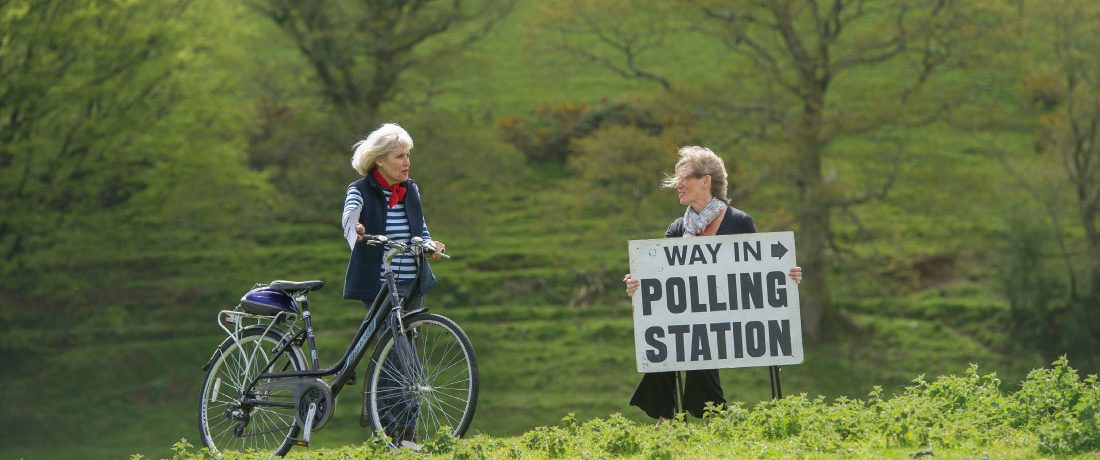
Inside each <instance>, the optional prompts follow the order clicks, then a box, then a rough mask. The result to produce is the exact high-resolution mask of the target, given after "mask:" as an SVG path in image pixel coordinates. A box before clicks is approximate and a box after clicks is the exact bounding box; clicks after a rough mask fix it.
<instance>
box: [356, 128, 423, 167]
mask: <svg viewBox="0 0 1100 460" xmlns="http://www.w3.org/2000/svg"><path fill="white" fill-rule="evenodd" d="M352 148H353V149H355V154H353V155H352V156H351V167H353V168H355V170H356V171H359V174H362V175H364V176H366V175H367V174H370V170H371V169H374V167H375V166H377V164H378V160H380V159H382V158H383V157H385V156H386V155H388V154H389V153H390V152H393V151H395V150H398V149H402V150H404V149H407V150H412V148H413V140H412V136H409V132H408V131H405V128H402V127H400V126H398V125H397V123H386V124H384V125H382V126H381V127H379V128H378V129H376V130H374V132H372V133H370V134H369V135H367V137H366V138H364V139H363V140H361V141H359V142H356V143H355V145H354V146H352Z"/></svg>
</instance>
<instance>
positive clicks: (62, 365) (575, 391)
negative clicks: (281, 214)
mask: <svg viewBox="0 0 1100 460" xmlns="http://www.w3.org/2000/svg"><path fill="white" fill-rule="evenodd" d="M960 291H962V292H967V290H965V289H960ZM966 300H967V299H962V298H954V299H949V300H948V301H945V302H946V303H965V301H966ZM970 300H974V299H970ZM914 303H919V302H916V301H914ZM925 303H927V301H925ZM357 308H358V307H356V306H354V305H353V304H352V303H350V302H348V303H344V304H337V305H331V304H321V303H318V304H317V305H316V307H315V309H314V311H315V315H316V316H315V317H316V318H317V321H318V323H319V325H318V327H319V329H320V331H321V332H320V334H319V340H320V347H321V349H322V351H323V353H322V362H323V363H325V362H332V361H333V360H335V359H336V358H338V355H339V354H340V353H341V352H342V351H343V347H344V345H345V342H346V340H348V339H350V335H351V334H352V332H353V327H354V325H355V324H357V317H356V315H357V314H358V313H359V311H358V310H357ZM975 308H981V307H975ZM985 308H987V309H996V308H999V307H997V306H996V305H990V306H987V307H985ZM852 310H853V313H852V317H853V320H854V323H853V324H854V325H856V326H857V327H858V328H859V331H858V332H856V333H853V334H850V335H849V336H847V337H846V338H844V339H841V340H837V341H834V342H829V343H824V344H820V345H817V346H812V347H808V348H807V350H806V361H805V363H803V364H802V365H799V366H789V367H786V368H784V369H783V371H782V373H781V379H782V384H783V390H784V393H785V394H786V395H797V394H800V393H805V394H807V395H809V396H810V397H813V396H815V395H824V396H825V397H827V398H829V399H832V398H836V397H839V396H847V397H865V396H867V394H868V393H869V392H870V391H871V390H872V387H873V386H874V385H881V386H882V387H883V388H884V389H885V391H886V392H887V393H892V392H897V391H899V390H900V389H901V388H902V387H903V386H904V385H906V384H908V383H909V382H910V380H911V379H913V378H914V377H916V376H917V375H920V374H924V375H927V376H929V378H930V377H931V376H936V375H941V374H959V373H962V372H964V371H965V369H966V368H967V367H968V365H969V364H970V363H978V364H980V366H981V369H982V370H983V372H997V373H998V374H999V375H1000V376H1001V378H1002V379H1003V381H1004V383H1005V387H1006V389H1012V388H1013V387H1014V386H1015V385H1016V384H1017V383H1018V382H1019V381H1021V380H1022V379H1023V377H1024V375H1025V374H1026V371H1027V370H1029V369H1031V368H1033V367H1038V366H1041V365H1042V363H1041V362H1039V361H1038V359H1037V358H1036V357H1032V356H1028V355H1006V354H1002V353H998V352H996V351H994V350H991V349H990V345H989V344H988V343H987V342H988V340H987V339H986V338H985V337H983V336H981V335H977V334H974V333H972V332H969V331H968V330H967V328H965V327H955V326H950V325H949V324H950V322H945V321H941V320H940V319H938V318H927V317H923V315H922V314H921V313H920V312H919V309H918V308H917V307H913V308H912V309H911V311H883V310H882V309H879V308H875V307H870V306H867V307H860V308H859V309H858V310H857V308H855V307H853V308H852ZM435 311H436V312H438V313H441V314H444V315H447V316H450V317H452V318H454V319H456V320H457V321H458V322H459V323H460V324H461V325H462V326H463V327H464V328H465V330H466V331H467V333H468V335H469V336H470V338H471V340H472V341H473V343H474V346H475V348H476V350H477V354H478V360H479V366H480V369H481V373H480V376H481V398H480V401H479V404H478V409H477V416H476V418H475V420H474V423H473V425H472V427H471V431H470V433H471V435H476V434H486V435H491V436H511V435H519V434H522V433H524V432H527V431H529V430H531V429H532V428H534V427H536V426H541V425H554V424H556V423H558V421H560V420H561V419H562V417H564V416H565V415H567V414H568V413H575V414H576V418H577V419H578V420H581V421H584V420H588V419H591V418H596V417H607V416H608V415H609V414H612V413H622V414H623V415H624V416H625V417H627V418H628V419H630V420H635V421H638V422H644V421H645V420H646V419H645V416H644V415H643V414H642V413H641V411H639V410H637V409H636V408H632V407H629V406H628V405H627V401H628V399H629V397H630V394H631V392H632V391H633V388H634V385H635V384H636V383H637V380H638V377H639V375H638V374H637V373H636V372H635V370H634V363H633V338H632V325H631V319H630V307H629V305H627V304H626V303H625V302H623V303H619V304H614V305H603V306H591V307H574V308H570V307H567V306H554V305H522V304H516V305H505V306H486V307H439V308H437V309H435ZM213 313H214V312H213V311H210V312H205V314H204V315H202V316H209V317H211V318H212V317H213ZM980 314H981V315H985V316H990V315H996V314H997V312H996V311H989V310H987V311H984V312H981V313H980ZM945 323H946V324H945ZM977 329H980V328H977ZM58 333H62V334H63V331H58ZM219 341H220V338H219V336H218V335H217V334H216V333H215V331H214V330H213V325H211V326H210V327H209V328H206V329H205V330H202V332H199V331H198V330H195V331H192V332H188V333H185V332H182V331H179V332H177V333H174V334H158V336H157V337H156V338H152V337H149V336H146V335H144V334H135V335H134V336H132V337H127V336H121V337H114V338H113V339H111V340H109V341H89V342H86V343H81V344H79V345H73V346H69V347H63V348H59V349H52V350H41V351H37V352H36V351H34V350H20V351H17V352H5V353H4V356H3V358H4V360H5V362H7V363H9V366H8V371H6V372H5V378H4V380H5V385H4V388H3V390H2V391H0V407H2V409H0V421H2V422H3V423H2V424H3V425H4V426H5V427H6V433H5V436H4V438H3V440H4V442H3V445H0V451H2V452H4V454H3V455H2V456H0V458H28V459H39V458H41V459H63V458H79V457H83V458H125V457H127V456H128V455H129V454H132V453H141V454H144V455H146V456H148V457H161V456H166V455H168V451H167V449H168V447H169V446H171V444H172V443H173V442H175V441H176V440H178V439H179V438H188V439H190V440H192V442H197V437H196V432H197V409H196V408H197V405H196V398H197V394H198V385H199V383H200V380H201V378H202V371H201V370H200V367H201V366H202V365H203V363H204V362H205V360H206V359H207V358H208V357H209V355H210V353H211V351H212V349H213V347H214V346H215V345H216V344H217V343H218V342H219ZM722 379H723V385H724V388H725V390H726V396H727V399H728V400H730V401H731V402H732V401H739V402H744V403H746V404H750V405H751V404H753V403H756V402H758V401H763V400H767V399H769V397H770V393H769V383H768V374H767V372H766V370H765V369H762V368H751V369H729V370H723V371H722ZM360 391H361V387H349V388H347V390H346V392H345V393H343V394H342V395H341V398H340V399H339V405H338V409H337V413H336V415H335V416H334V417H335V418H334V420H333V421H332V422H331V424H330V425H329V426H328V427H327V428H326V429H325V430H323V431H322V432H319V433H318V434H317V435H316V437H315V438H314V439H315V444H314V446H315V447H316V448H338V447H341V446H345V445H348V444H356V443H362V442H364V440H366V439H367V437H368V436H367V433H366V432H365V431H363V430H362V429H360V428H359V425H358V419H357V418H358V413H357V410H358V408H359V405H360V401H361V399H360V398H361V395H360ZM28 403H29V404H31V405H34V406H35V407H27V405H28Z"/></svg>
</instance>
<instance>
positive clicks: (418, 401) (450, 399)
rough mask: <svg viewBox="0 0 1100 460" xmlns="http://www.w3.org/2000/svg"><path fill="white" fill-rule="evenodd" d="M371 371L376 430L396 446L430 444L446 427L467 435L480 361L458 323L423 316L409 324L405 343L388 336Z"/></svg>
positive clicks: (370, 404)
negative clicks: (407, 443) (406, 442)
mask: <svg viewBox="0 0 1100 460" xmlns="http://www.w3.org/2000/svg"><path fill="white" fill-rule="evenodd" d="M380 343H381V346H379V347H378V348H377V349H376V351H375V353H374V356H373V357H372V358H371V361H370V363H369V364H368V367H367V379H368V380H367V385H368V387H367V391H368V392H369V401H368V409H369V412H370V413H369V416H370V419H371V423H372V425H373V426H374V429H375V430H376V431H377V430H383V431H384V432H385V433H386V435H388V436H389V437H390V438H391V439H393V441H394V443H395V444H400V443H401V442H402V441H412V442H416V441H418V440H426V439H431V438H433V437H434V436H436V435H437V433H439V431H440V429H442V428H444V427H446V428H447V430H448V432H449V433H450V435H451V436H452V437H455V438H458V437H461V436H462V435H463V434H465V433H466V429H468V428H469V427H470V422H471V421H472V420H473V418H474V409H475V408H476V407H477V392H478V378H477V360H476V359H475V357H474V348H473V346H472V345H470V340H469V339H468V338H467V337H466V333H465V332H463V331H462V328H460V327H459V326H458V325H457V324H455V322H454V321H451V320H450V319H448V318H446V317H443V316H439V315H434V314H420V315H415V316H413V317H411V318H406V319H405V334H404V337H398V340H394V337H393V333H392V332H386V334H385V335H384V336H383V338H382V341H381V342H380Z"/></svg>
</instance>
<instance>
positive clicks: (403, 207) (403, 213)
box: [342, 123, 446, 442]
mask: <svg viewBox="0 0 1100 460" xmlns="http://www.w3.org/2000/svg"><path fill="white" fill-rule="evenodd" d="M412 148H413V140H412V137H410V136H409V133H408V132H407V131H405V129H404V128H402V127H400V126H398V125H397V124H394V123H387V124H384V125H382V126H381V127H380V128H378V129H376V130H374V132H372V133H370V135H368V136H367V137H366V138H365V139H363V140H361V141H359V142H357V143H356V144H355V146H354V150H355V153H354V155H353V156H352V158H351V165H352V167H354V168H355V170H356V171H358V172H359V174H362V175H363V177H362V178H360V179H359V180H357V181H355V182H352V183H351V185H349V186H348V191H347V196H346V197H345V198H344V213H343V218H342V222H343V228H344V237H345V239H347V241H348V244H349V245H350V247H351V260H350V261H349V262H348V269H347V274H346V276H345V278H344V298H345V299H354V300H359V301H362V302H363V305H364V306H366V307H368V308H369V307H370V306H371V303H372V302H373V301H374V298H375V296H377V295H378V291H380V290H381V288H382V283H383V266H382V263H383V262H382V256H383V249H382V247H381V246H372V245H368V244H365V243H364V242H363V236H364V235H385V236H386V237H388V238H389V239H391V240H395V241H398V242H402V243H408V242H409V241H410V240H411V239H412V237H413V236H419V237H421V238H423V239H424V240H426V241H429V243H430V244H431V245H432V246H433V247H434V248H435V250H436V251H438V252H440V253H442V252H443V251H444V249H446V246H445V245H444V244H443V243H441V242H439V241H431V235H430V234H429V233H428V224H427V222H426V221H425V220H424V208H423V207H422V206H421V203H420V190H419V189H418V188H417V186H416V183H415V182H413V181H412V179H410V178H409V167H410V165H411V163H410V159H411V155H412ZM432 257H433V258H439V257H441V256H439V254H433V255H432ZM392 269H393V271H394V274H395V275H396V276H397V289H398V291H399V292H400V294H401V295H402V296H412V297H413V301H412V302H411V303H410V305H419V302H420V300H421V299H422V298H423V296H424V294H426V293H427V292H428V290H429V289H431V287H432V286H433V285H434V284H435V275H433V274H432V270H431V267H430V266H428V265H427V264H425V265H424V267H422V270H421V273H420V283H419V292H410V291H411V290H412V286H413V281H415V280H416V278H417V274H416V262H415V260H413V258H412V256H409V255H399V256H397V257H396V258H394V260H393V265H392ZM364 389H365V387H364ZM366 396H367V395H366V394H364V398H363V417H362V418H361V419H360V424H362V425H363V426H370V421H369V420H368V418H367V413H368V412H367V401H368V399H367V398H366ZM395 404H400V403H399V402H395ZM409 409H410V410H400V411H392V412H394V413H406V414H413V413H415V412H417V410H418V408H416V407H413V408H409ZM384 422H386V423H385V424H386V426H393V427H396V428H395V429H394V430H393V431H394V432H393V433H387V434H388V435H390V437H391V438H394V440H395V441H396V442H400V441H402V440H403V439H401V438H406V437H408V436H411V433H413V432H414V430H413V428H414V425H415V423H416V421H415V419H413V418H411V417H410V418H408V419H406V420H396V421H384Z"/></svg>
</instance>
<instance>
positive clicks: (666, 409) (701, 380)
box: [630, 369, 726, 419]
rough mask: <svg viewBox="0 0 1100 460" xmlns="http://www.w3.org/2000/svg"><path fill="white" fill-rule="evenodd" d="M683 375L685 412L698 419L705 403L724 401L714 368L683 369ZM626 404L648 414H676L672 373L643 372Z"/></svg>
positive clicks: (701, 415) (721, 402) (674, 374)
mask: <svg viewBox="0 0 1100 460" xmlns="http://www.w3.org/2000/svg"><path fill="white" fill-rule="evenodd" d="M685 374H687V377H686V378H685V379H684V394H683V397H682V398H681V402H682V404H683V406H684V407H683V409H684V411H685V412H688V413H690V414H691V415H694V416H696V417H700V418H702V417H703V408H704V407H706V404H707V402H711V403H713V404H715V405H718V404H725V403H726V398H725V396H724V393H723V392H722V380H721V378H719V376H718V370H716V369H704V370H698V371H687V372H685ZM630 405H631V406H638V407H639V408H640V409H642V410H643V411H645V413H646V415H648V416H650V417H653V418H658V417H664V418H667V419H671V418H672V417H673V416H674V415H676V414H675V412H676V373H675V372H654V373H650V374H644V375H643V376H642V381H641V382H639V383H638V388H637V389H636V390H634V396H633V397H632V398H630Z"/></svg>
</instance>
